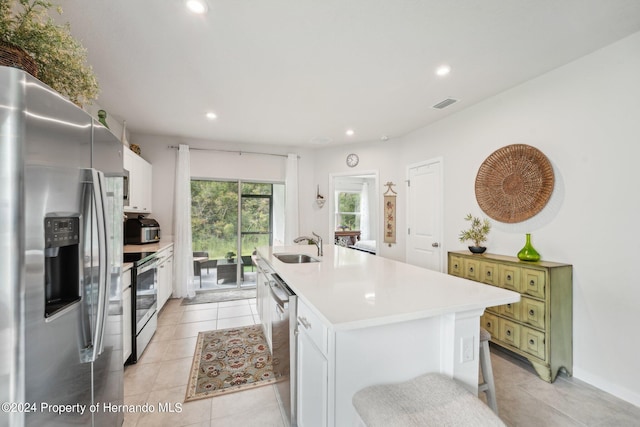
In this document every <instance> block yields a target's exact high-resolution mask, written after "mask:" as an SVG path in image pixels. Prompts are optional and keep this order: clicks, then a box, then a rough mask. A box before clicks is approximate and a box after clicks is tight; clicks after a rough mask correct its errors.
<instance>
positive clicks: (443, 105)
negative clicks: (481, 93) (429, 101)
mask: <svg viewBox="0 0 640 427" xmlns="http://www.w3.org/2000/svg"><path fill="white" fill-rule="evenodd" d="M456 102H458V100H457V99H453V98H447V99H445V100H444V101H440V102H438V103H437V104H436V105H434V106H433V107H431V108H436V109H438V110H442V109H443V108H447V107H448V106H449V105H451V104H455V103H456Z"/></svg>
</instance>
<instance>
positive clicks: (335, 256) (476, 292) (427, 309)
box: [258, 245, 520, 330]
mask: <svg viewBox="0 0 640 427" xmlns="http://www.w3.org/2000/svg"><path fill="white" fill-rule="evenodd" d="M323 249H324V256H323V257H317V256H316V254H317V248H316V246H314V245H294V246H279V247H266V246H264V247H261V248H258V252H259V253H260V255H261V256H262V258H263V259H264V260H265V261H267V262H268V263H269V264H270V265H271V266H272V267H273V269H274V270H275V271H276V272H277V273H278V274H279V275H280V277H282V279H283V280H284V281H285V282H286V283H287V285H289V287H290V288H291V289H292V290H293V291H294V292H295V293H296V295H298V298H300V299H301V300H303V301H304V302H305V303H307V304H308V305H310V306H311V308H313V309H315V311H316V312H317V314H319V315H320V316H322V317H323V318H324V320H325V321H327V322H328V323H329V324H330V325H332V326H333V328H334V329H336V330H337V329H357V328H364V327H370V326H377V325H383V324H388V323H395V322H402V321H407V320H414V319H420V318H426V317H432V316H439V315H442V314H447V313H456V312H463V311H469V310H476V309H484V308H486V307H492V306H496V305H502V304H507V303H513V302H517V301H519V300H520V295H519V294H518V293H516V292H512V291H508V290H506V289H501V288H497V287H494V286H489V285H484V284H481V283H478V282H473V281H471V280H467V279H461V278H459V277H455V276H451V275H448V274H444V273H439V272H436V271H432V270H427V269H424V268H420V267H416V266H412V265H409V264H405V263H402V262H398V261H394V260H390V259H387V258H382V257H379V256H375V255H371V254H368V253H365V252H360V251H356V250H353V249H347V248H343V247H340V246H335V245H324V248H323ZM274 253H305V254H308V255H311V256H313V257H316V258H320V259H321V262H314V263H307V264H286V263H283V262H282V261H280V260H279V259H277V258H276V257H274V256H273V254H274Z"/></svg>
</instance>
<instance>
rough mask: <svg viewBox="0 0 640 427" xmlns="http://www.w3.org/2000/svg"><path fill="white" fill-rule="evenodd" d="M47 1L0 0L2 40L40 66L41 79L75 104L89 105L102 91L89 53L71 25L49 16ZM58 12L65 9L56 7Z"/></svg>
mask: <svg viewBox="0 0 640 427" xmlns="http://www.w3.org/2000/svg"><path fill="white" fill-rule="evenodd" d="M52 8H53V3H52V2H50V1H47V0H0V41H3V42H5V43H7V44H10V45H14V46H18V47H20V48H22V49H23V50H24V51H26V52H27V53H28V54H30V55H31V56H32V57H33V59H34V60H35V62H36V64H37V65H38V79H40V80H41V81H42V82H44V83H45V84H47V85H49V86H51V87H52V88H53V89H54V90H56V91H57V92H59V93H60V94H62V95H63V96H65V97H67V98H68V99H69V100H70V101H71V102H73V103H75V104H79V105H82V104H90V103H91V102H92V101H93V100H95V99H97V97H98V93H99V88H98V81H97V79H96V77H95V75H94V73H93V69H92V68H91V66H90V65H88V64H87V51H86V49H85V48H84V47H83V46H82V44H81V43H80V42H79V41H77V40H76V39H75V38H73V36H72V35H71V27H70V25H69V24H68V23H66V24H63V25H59V24H56V22H55V21H54V20H53V19H52V18H51V16H49V10H50V9H52ZM55 10H56V11H57V13H59V14H62V9H61V8H60V7H56V8H55Z"/></svg>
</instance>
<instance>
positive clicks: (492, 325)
mask: <svg viewBox="0 0 640 427" xmlns="http://www.w3.org/2000/svg"><path fill="white" fill-rule="evenodd" d="M480 326H482V327H483V328H485V329H486V330H487V332H489V333H490V334H491V336H492V337H496V338H497V337H498V318H497V317H496V316H494V315H493V314H491V313H484V314H483V315H482V317H481V318H480Z"/></svg>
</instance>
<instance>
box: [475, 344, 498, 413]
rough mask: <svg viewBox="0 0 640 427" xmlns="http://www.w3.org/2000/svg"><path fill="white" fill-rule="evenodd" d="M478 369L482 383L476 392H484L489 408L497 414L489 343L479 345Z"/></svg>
mask: <svg viewBox="0 0 640 427" xmlns="http://www.w3.org/2000/svg"><path fill="white" fill-rule="evenodd" d="M480 369H481V370H482V380H483V383H482V384H480V385H479V386H478V391H484V392H485V393H486V395H487V403H488V404H489V407H490V408H491V409H492V410H493V412H495V414H496V415H497V414H498V402H497V400H496V385H495V383H494V382H493V368H492V367H491V353H490V351H489V341H488V340H485V341H482V342H481V343H480Z"/></svg>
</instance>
